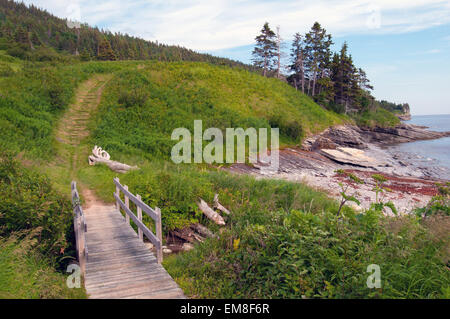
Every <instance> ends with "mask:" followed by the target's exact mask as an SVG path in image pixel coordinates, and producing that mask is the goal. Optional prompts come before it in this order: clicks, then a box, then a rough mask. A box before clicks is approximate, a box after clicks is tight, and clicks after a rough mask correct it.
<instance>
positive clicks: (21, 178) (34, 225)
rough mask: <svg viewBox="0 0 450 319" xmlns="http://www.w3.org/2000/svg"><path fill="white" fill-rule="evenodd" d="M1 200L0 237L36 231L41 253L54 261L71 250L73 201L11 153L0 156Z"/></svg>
mask: <svg viewBox="0 0 450 319" xmlns="http://www.w3.org/2000/svg"><path fill="white" fill-rule="evenodd" d="M0 198H1V199H2V200H1V201H0V225H2V226H1V228H0V236H9V235H10V234H11V233H13V232H18V231H23V230H33V231H35V234H36V237H37V239H38V241H39V246H40V248H41V249H42V252H44V253H45V254H47V255H49V256H51V257H55V258H56V257H58V256H61V254H62V253H64V251H65V250H66V249H67V248H70V243H68V241H67V239H68V237H69V236H70V233H71V217H72V213H71V204H70V201H68V200H67V199H66V198H64V197H62V196H61V195H59V194H57V193H56V192H55V191H54V190H53V189H52V186H51V183H50V181H49V180H48V178H46V177H44V176H42V175H40V174H38V173H36V172H35V171H33V170H30V169H27V168H25V167H23V166H21V165H20V164H19V163H18V162H17V161H16V160H15V159H14V158H13V156H12V155H11V154H8V153H3V154H0Z"/></svg>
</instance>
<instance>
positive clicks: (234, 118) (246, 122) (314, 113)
mask: <svg viewBox="0 0 450 319" xmlns="http://www.w3.org/2000/svg"><path fill="white" fill-rule="evenodd" d="M194 120H203V128H204V129H206V128H209V127H217V128H219V129H221V130H222V131H223V132H225V128H227V127H232V128H236V127H243V128H248V127H255V128H259V127H267V128H270V127H279V128H280V134H281V138H282V141H283V142H284V143H286V144H297V143H299V142H300V140H301V138H302V137H304V136H306V135H308V134H311V133H317V132H319V131H321V130H324V129H325V128H327V127H329V126H332V125H336V124H339V123H343V122H344V120H345V117H344V116H339V115H337V114H335V113H332V112H329V111H326V110H324V109H322V108H321V107H320V106H318V105H317V104H315V103H314V102H313V101H312V100H311V99H310V98H309V97H307V96H306V95H304V94H302V93H300V92H298V91H296V90H295V89H294V88H292V87H290V86H289V85H287V84H285V83H283V82H281V81H279V80H276V79H267V78H264V77H262V76H259V75H257V74H254V73H251V72H248V71H245V70H238V69H230V68H227V67H219V66H213V65H208V64H205V63H191V62H177V63H161V62H147V63H145V64H142V65H140V66H139V68H131V69H129V68H127V69H124V70H122V71H120V72H117V73H116V74H115V77H114V79H113V80H112V81H110V83H109V85H108V87H107V89H106V91H105V93H104V98H103V102H102V104H101V107H100V109H99V112H98V117H97V119H96V121H95V127H93V129H94V131H93V137H94V141H93V142H94V143H95V144H98V145H102V147H104V148H106V149H108V150H111V151H114V150H117V151H119V152H122V153H131V154H132V153H135V152H136V151H139V153H140V154H142V155H144V156H146V157H147V156H152V155H153V156H155V155H156V156H158V157H161V156H163V157H165V158H167V157H168V155H170V149H171V146H172V145H174V142H173V141H171V139H170V136H171V133H172V131H173V130H174V129H175V128H177V127H186V128H188V129H190V130H191V132H193V125H194Z"/></svg>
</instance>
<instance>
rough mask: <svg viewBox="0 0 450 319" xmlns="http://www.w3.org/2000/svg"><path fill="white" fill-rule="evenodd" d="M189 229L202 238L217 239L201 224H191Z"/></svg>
mask: <svg viewBox="0 0 450 319" xmlns="http://www.w3.org/2000/svg"><path fill="white" fill-rule="evenodd" d="M191 228H192V229H193V230H195V231H196V232H197V233H199V234H200V235H202V236H204V237H217V236H216V235H215V234H214V233H213V232H212V231H210V230H209V229H208V228H206V227H205V226H203V225H202V224H192V225H191Z"/></svg>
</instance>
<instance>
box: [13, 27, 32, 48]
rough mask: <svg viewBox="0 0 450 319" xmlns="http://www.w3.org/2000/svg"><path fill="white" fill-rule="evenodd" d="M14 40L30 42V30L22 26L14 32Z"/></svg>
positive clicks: (23, 42)
mask: <svg viewBox="0 0 450 319" xmlns="http://www.w3.org/2000/svg"><path fill="white" fill-rule="evenodd" d="M14 40H15V41H16V42H18V43H20V44H29V39H28V32H27V31H26V30H25V29H24V28H22V27H21V26H20V27H18V28H17V30H16V32H15V33H14Z"/></svg>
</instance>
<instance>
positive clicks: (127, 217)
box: [123, 185, 131, 224]
mask: <svg viewBox="0 0 450 319" xmlns="http://www.w3.org/2000/svg"><path fill="white" fill-rule="evenodd" d="M123 188H124V189H125V190H126V191H127V192H128V186H127V185H125V186H124V187H123ZM124 196H125V206H126V207H127V208H128V210H129V211H130V212H131V210H130V198H129V197H128V196H127V194H125V195H124ZM125 220H126V221H127V224H130V216H129V215H128V214H126V215H125Z"/></svg>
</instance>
